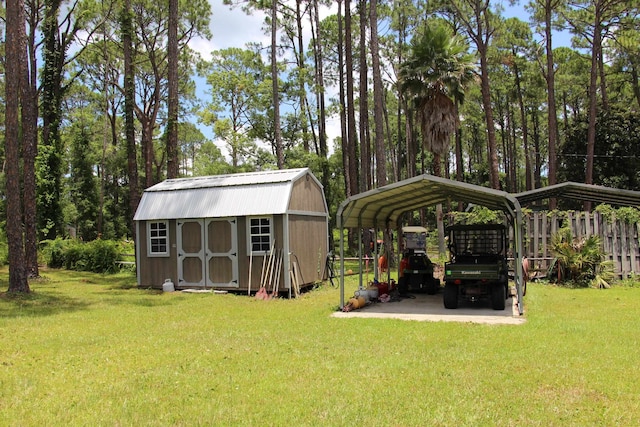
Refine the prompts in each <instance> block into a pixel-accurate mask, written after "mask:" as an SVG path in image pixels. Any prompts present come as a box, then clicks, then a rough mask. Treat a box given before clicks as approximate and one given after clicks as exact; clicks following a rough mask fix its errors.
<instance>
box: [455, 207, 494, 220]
mask: <svg viewBox="0 0 640 427" xmlns="http://www.w3.org/2000/svg"><path fill="white" fill-rule="evenodd" d="M451 215H452V216H453V218H454V222H455V223H460V224H504V214H503V213H502V212H500V211H492V210H491V209H489V208H487V207H484V206H479V205H475V206H473V208H471V210H470V211H468V212H451Z"/></svg>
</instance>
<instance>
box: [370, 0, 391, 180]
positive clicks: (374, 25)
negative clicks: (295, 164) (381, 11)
mask: <svg viewBox="0 0 640 427" xmlns="http://www.w3.org/2000/svg"><path fill="white" fill-rule="evenodd" d="M377 8H378V1H377V0H371V3H370V5H369V21H370V23H369V25H370V26H371V41H370V46H371V48H370V50H371V68H372V73H373V103H374V109H373V115H374V122H375V133H376V135H375V147H376V187H382V186H384V185H386V184H387V155H386V150H385V139H384V115H383V111H382V110H383V108H384V93H383V87H382V75H381V70H380V51H379V49H380V48H379V43H378V10H377Z"/></svg>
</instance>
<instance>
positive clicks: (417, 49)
mask: <svg viewBox="0 0 640 427" xmlns="http://www.w3.org/2000/svg"><path fill="white" fill-rule="evenodd" d="M474 80H475V60H474V58H473V56H472V55H470V54H469V53H467V46H466V45H465V44H464V42H463V41H462V39H461V38H459V37H458V36H454V35H453V34H451V31H449V30H448V28H447V27H445V26H444V25H443V24H439V23H434V22H431V23H427V26H426V27H425V28H424V30H423V31H422V33H421V34H419V35H417V36H416V37H414V39H413V40H412V41H411V52H410V53H409V56H408V58H407V60H406V61H405V62H404V63H403V64H402V65H401V66H400V78H399V83H400V90H401V91H402V92H403V93H406V94H407V95H408V98H409V99H411V100H412V101H413V105H414V108H415V109H416V111H417V118H418V122H419V123H420V130H421V133H422V140H423V145H424V148H425V149H427V150H429V151H430V152H431V153H433V173H434V175H437V176H441V158H442V155H443V154H444V153H446V151H447V150H448V148H449V141H450V140H451V135H453V134H454V133H455V131H456V130H457V129H458V127H459V125H460V119H459V117H458V108H457V105H459V104H461V103H462V102H463V101H464V92H465V89H466V88H467V86H468V85H469V84H470V83H471V82H472V81H474Z"/></svg>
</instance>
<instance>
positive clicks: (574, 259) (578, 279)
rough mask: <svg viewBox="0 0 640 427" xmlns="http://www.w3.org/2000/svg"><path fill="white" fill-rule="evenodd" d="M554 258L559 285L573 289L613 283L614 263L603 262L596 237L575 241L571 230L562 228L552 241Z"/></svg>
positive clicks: (606, 286)
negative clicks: (572, 287)
mask: <svg viewBox="0 0 640 427" xmlns="http://www.w3.org/2000/svg"><path fill="white" fill-rule="evenodd" d="M551 251H552V252H553V254H554V255H555V257H556V259H557V263H556V269H557V270H556V273H557V274H556V275H555V277H556V278H557V281H558V283H564V284H566V285H570V286H576V287H588V286H592V287H597V288H608V287H609V283H610V282H611V281H612V280H613V278H614V274H613V263H612V262H611V261H606V260H605V253H604V252H603V250H602V244H601V241H600V237H599V236H595V235H591V236H588V237H586V238H581V239H574V237H573V234H572V232H571V229H569V228H562V229H560V230H559V231H558V233H556V234H555V235H554V236H553V238H552V242H551Z"/></svg>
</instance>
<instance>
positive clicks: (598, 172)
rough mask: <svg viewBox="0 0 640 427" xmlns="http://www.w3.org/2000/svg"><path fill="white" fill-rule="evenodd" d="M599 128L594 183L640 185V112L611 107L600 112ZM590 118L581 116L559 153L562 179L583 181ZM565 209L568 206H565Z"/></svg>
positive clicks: (635, 186) (597, 128)
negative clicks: (638, 154)
mask: <svg viewBox="0 0 640 427" xmlns="http://www.w3.org/2000/svg"><path fill="white" fill-rule="evenodd" d="M597 122H598V126H597V127H596V142H595V158H596V161H594V165H593V183H594V184H597V185H605V186H608V187H612V188H621V189H627V190H637V189H638V188H640V157H638V156H637V155H636V154H635V153H638V152H640V136H639V135H640V113H639V112H637V111H633V110H630V109H626V110H621V109H619V108H611V110H610V111H602V112H600V114H599V116H598V119H597ZM587 129H588V128H587V117H586V115H581V116H579V117H578V118H577V119H576V120H575V122H574V123H573V124H572V126H571V127H570V129H569V132H568V134H567V140H566V142H565V143H564V144H563V146H562V150H561V152H560V153H559V155H558V160H559V162H558V164H559V169H558V177H559V181H560V182H561V181H575V182H584V179H585V176H584V173H585V167H584V162H585V156H584V154H583V153H586V141H587ZM565 208H566V207H565Z"/></svg>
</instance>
